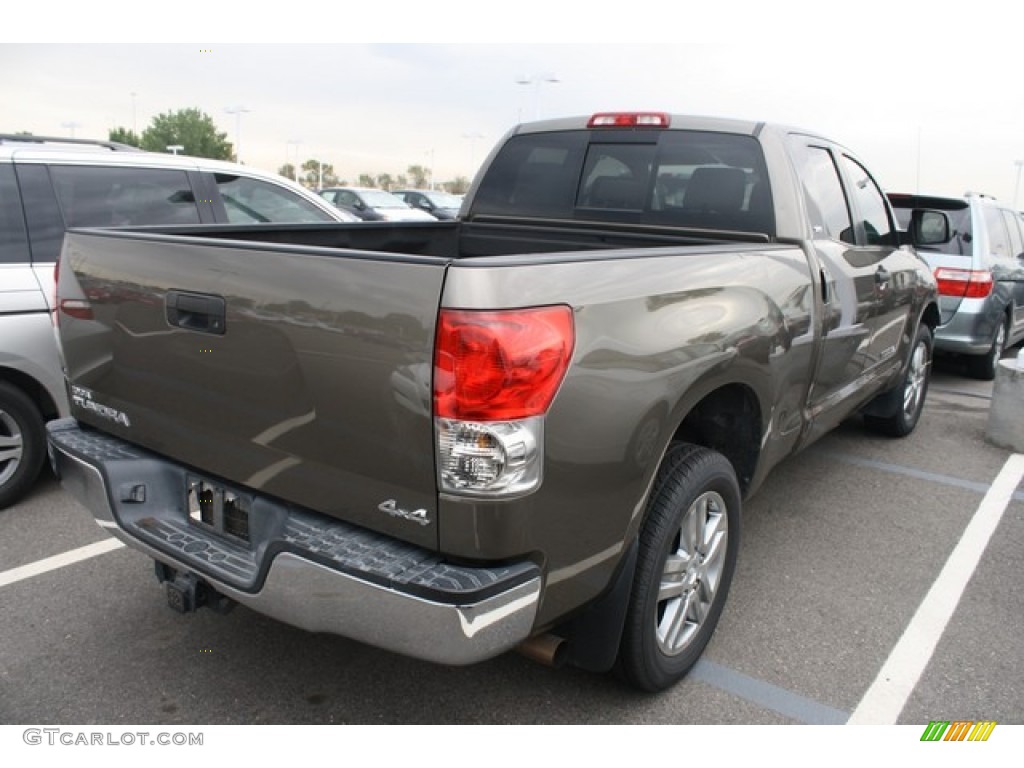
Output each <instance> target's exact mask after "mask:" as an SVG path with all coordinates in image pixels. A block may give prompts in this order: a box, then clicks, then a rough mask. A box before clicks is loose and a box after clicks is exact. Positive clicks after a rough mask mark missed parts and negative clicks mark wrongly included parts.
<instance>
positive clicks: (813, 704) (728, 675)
mask: <svg viewBox="0 0 1024 768" xmlns="http://www.w3.org/2000/svg"><path fill="white" fill-rule="evenodd" d="M690 677H692V678H694V679H696V680H700V681H701V682H704V683H707V684H708V685H712V686H714V687H715V688H718V689H720V690H723V691H726V692H727V693H731V694H733V695H734V696H739V697H740V698H741V699H745V700H747V701H749V702H752V703H754V704H759V705H761V706H762V707H766V708H768V709H770V710H772V711H774V712H778V713H779V714H780V715H785V716H786V717H789V718H792V719H793V720H796V721H798V722H801V723H804V724H805V725H842V724H844V723H845V722H846V721H847V719H849V717H850V713H849V712H844V711H843V710H841V709H835V708H834V707H830V706H828V705H826V704H822V703H820V702H818V701H814V700H813V699H809V698H807V697H806V696H801V695H800V694H797V693H793V692H792V691H789V690H786V689H785V688H780V687H779V686H777V685H773V684H772V683H768V682H765V681H764V680H758V679H757V678H756V677H750V676H749V675H745V674H743V673H742V672H737V671H736V670H733V669H729V668H728V667H723V666H722V665H721V664H716V663H715V662H713V661H708V660H707V659H701V660H700V661H698V662H697V664H696V666H694V668H693V669H692V670H691V671H690Z"/></svg>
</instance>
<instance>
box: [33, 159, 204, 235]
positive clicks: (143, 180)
mask: <svg viewBox="0 0 1024 768" xmlns="http://www.w3.org/2000/svg"><path fill="white" fill-rule="evenodd" d="M50 176H51V178H52V179H53V186H54V189H55V190H56V192H57V199H58V200H59V201H60V207H61V212H62V213H63V214H64V223H65V225H66V226H68V227H124V226H140V225H150V224H154V225H155V224H198V223H199V211H198V209H197V208H196V200H195V195H193V194H192V187H191V185H190V184H189V181H188V176H187V175H186V174H185V172H184V171H179V170H174V169H167V168H115V167H96V166H79V165H64V166H60V165H54V166H50Z"/></svg>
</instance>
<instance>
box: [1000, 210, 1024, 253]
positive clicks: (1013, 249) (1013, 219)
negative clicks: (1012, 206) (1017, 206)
mask: <svg viewBox="0 0 1024 768" xmlns="http://www.w3.org/2000/svg"><path fill="white" fill-rule="evenodd" d="M1002 214H1003V220H1004V221H1005V222H1006V228H1007V230H1009V232H1010V255H1011V256H1013V257H1014V258H1019V257H1020V256H1021V254H1024V239H1022V237H1021V231H1020V216H1018V215H1017V214H1016V213H1014V212H1013V211H1010V210H1007V209H1005V208H1004V209H1003V210H1002Z"/></svg>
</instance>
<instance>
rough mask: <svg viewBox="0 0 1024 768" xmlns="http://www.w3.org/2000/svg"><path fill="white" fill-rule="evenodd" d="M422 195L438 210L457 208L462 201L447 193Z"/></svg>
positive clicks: (426, 193) (425, 193)
mask: <svg viewBox="0 0 1024 768" xmlns="http://www.w3.org/2000/svg"><path fill="white" fill-rule="evenodd" d="M423 195H424V196H425V197H426V198H427V199H428V200H430V202H432V203H433V204H434V205H436V206H437V207H438V208H459V207H461V206H462V201H461V200H460V199H459V198H457V197H456V196H455V195H449V194H448V193H447V192H424V193H423Z"/></svg>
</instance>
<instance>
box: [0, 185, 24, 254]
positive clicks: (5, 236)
mask: <svg viewBox="0 0 1024 768" xmlns="http://www.w3.org/2000/svg"><path fill="white" fill-rule="evenodd" d="M15 262H23V263H28V262H29V251H28V238H27V237H26V235H25V219H24V218H23V216H22V213H21V198H20V196H19V195H18V184H17V180H16V179H15V178H14V168H13V167H12V166H10V165H0V264H12V263H15Z"/></svg>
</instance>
